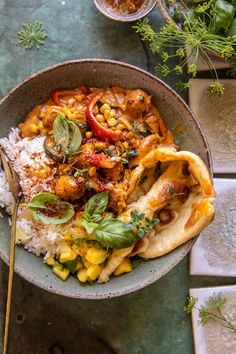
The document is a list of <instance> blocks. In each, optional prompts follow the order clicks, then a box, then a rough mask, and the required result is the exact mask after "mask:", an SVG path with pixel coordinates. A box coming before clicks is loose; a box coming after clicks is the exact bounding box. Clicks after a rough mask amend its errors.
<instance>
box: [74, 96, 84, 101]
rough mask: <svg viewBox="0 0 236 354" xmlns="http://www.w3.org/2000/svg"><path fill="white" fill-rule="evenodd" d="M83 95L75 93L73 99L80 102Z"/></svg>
mask: <svg viewBox="0 0 236 354" xmlns="http://www.w3.org/2000/svg"><path fill="white" fill-rule="evenodd" d="M84 97H85V95H76V96H75V99H76V101H77V102H81V101H83V99H84Z"/></svg>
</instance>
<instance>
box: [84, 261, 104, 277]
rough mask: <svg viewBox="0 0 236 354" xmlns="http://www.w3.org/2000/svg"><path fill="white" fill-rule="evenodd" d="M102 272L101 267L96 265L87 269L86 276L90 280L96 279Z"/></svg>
mask: <svg viewBox="0 0 236 354" xmlns="http://www.w3.org/2000/svg"><path fill="white" fill-rule="evenodd" d="M101 271H102V267H101V266H100V265H98V264H92V265H91V266H90V267H89V268H88V269H87V274H88V276H89V278H90V279H91V280H95V279H97V277H98V276H99V274H100V273H101Z"/></svg>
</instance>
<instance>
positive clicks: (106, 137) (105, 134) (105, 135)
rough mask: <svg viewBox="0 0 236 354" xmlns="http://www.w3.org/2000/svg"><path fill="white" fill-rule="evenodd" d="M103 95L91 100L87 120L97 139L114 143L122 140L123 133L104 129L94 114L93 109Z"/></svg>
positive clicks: (100, 94) (87, 110)
mask: <svg viewBox="0 0 236 354" xmlns="http://www.w3.org/2000/svg"><path fill="white" fill-rule="evenodd" d="M102 95H103V94H102V93H99V94H97V95H96V96H95V97H93V98H92V99H91V101H90V102H89V104H88V106H87V109H86V118H87V121H88V123H89V125H90V127H91V130H92V132H93V134H94V135H95V136H96V137H97V138H99V139H100V140H102V141H108V142H114V141H117V140H120V138H121V136H122V132H121V131H120V130H119V131H118V130H117V131H113V130H111V129H107V128H104V127H103V126H101V125H100V124H99V123H98V121H97V120H96V118H95V116H94V113H93V108H94V107H95V105H96V103H97V102H98V101H99V100H100V98H101V97H102Z"/></svg>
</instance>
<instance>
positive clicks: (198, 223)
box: [99, 146, 215, 283]
mask: <svg viewBox="0 0 236 354" xmlns="http://www.w3.org/2000/svg"><path fill="white" fill-rule="evenodd" d="M157 163H162V164H163V163H165V169H164V171H163V172H162V174H161V175H160V177H159V178H158V179H157V181H156V182H155V183H153V185H152V186H151V188H150V189H149V191H148V192H147V193H146V194H145V195H143V196H141V197H139V198H138V200H137V201H135V202H133V203H131V204H130V205H128V206H127V208H126V210H125V211H124V212H123V213H122V214H121V215H120V216H119V219H121V220H122V221H124V222H128V221H129V220H130V213H131V211H132V210H137V211H138V212H139V213H144V214H145V216H146V217H147V218H149V219H153V218H154V217H155V215H156V213H158V212H159V211H161V210H162V208H164V207H165V208H168V209H170V210H171V213H172V214H173V218H172V220H170V222H169V223H168V224H164V225H162V224H161V223H160V224H159V225H158V227H157V229H156V232H153V231H152V232H149V233H148V234H147V235H145V237H144V238H143V239H142V240H140V241H139V242H138V243H136V245H134V246H131V247H128V248H125V249H121V250H114V251H113V252H112V255H111V257H110V259H109V262H108V264H107V265H106V267H105V268H104V269H103V271H102V273H101V274H100V276H99V282H100V283H102V282H106V281H108V279H109V276H110V275H111V274H112V273H113V272H114V270H115V269H116V268H117V267H118V265H119V264H121V263H122V262H123V260H124V258H125V257H127V256H132V255H134V254H138V255H139V256H140V257H143V258H147V259H148V258H156V257H160V256H162V255H164V254H166V253H168V252H170V251H171V250H173V249H174V248H176V247H178V246H180V245H181V244H183V243H185V242H186V241H188V240H189V239H191V238H192V237H195V236H197V235H198V234H199V233H200V232H201V231H202V230H203V229H204V228H205V227H206V226H207V225H208V224H209V223H210V222H211V221H212V219H213V216H214V212H215V211H214V207H213V206H212V202H213V201H214V196H215V192H214V188H213V185H212V182H211V178H210V175H209V172H208V170H207V168H206V166H205V164H204V162H203V161H202V160H201V159H200V158H199V157H198V156H197V155H195V154H193V153H191V152H188V151H180V152H177V151H176V149H175V148H174V147H165V146H163V147H159V148H157V149H155V150H153V151H152V152H150V153H148V154H147V155H146V156H145V157H144V158H143V159H141V160H140V162H139V165H138V166H137V167H136V169H135V170H134V171H133V184H132V186H131V189H132V193H133V194H135V193H136V194H139V192H137V191H139V186H138V182H139V181H140V178H141V177H142V175H143V173H144V171H145V170H146V169H148V170H149V171H152V169H154V168H155V167H156V165H157ZM163 165H164V164H163ZM136 189H137V191H135V190H136ZM186 190H187V191H188V193H187V196H186V195H185V192H186ZM183 195H185V198H184V199H182V200H181V198H182V197H181V196H183Z"/></svg>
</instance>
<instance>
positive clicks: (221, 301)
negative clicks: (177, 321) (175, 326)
mask: <svg viewBox="0 0 236 354" xmlns="http://www.w3.org/2000/svg"><path fill="white" fill-rule="evenodd" d="M197 302H198V299H197V298H195V297H193V296H190V297H188V298H187V305H186V306H185V307H184V311H185V312H187V313H191V312H192V310H193V308H194V309H196V310H197V311H198V313H199V323H200V324H201V325H202V326H205V324H206V323H207V322H208V321H209V320H213V321H215V322H217V323H218V324H219V325H221V326H224V327H226V328H228V329H230V330H231V331H232V332H235V333H236V326H235V325H234V324H233V323H231V322H230V320H228V319H227V318H226V317H225V315H224V314H223V313H222V310H223V308H224V305H225V304H226V302H227V299H226V298H223V297H222V295H221V294H220V293H219V294H215V293H214V294H213V295H212V296H210V297H209V299H208V300H207V301H206V304H205V305H201V306H200V308H198V307H197V306H196V303H197Z"/></svg>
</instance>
